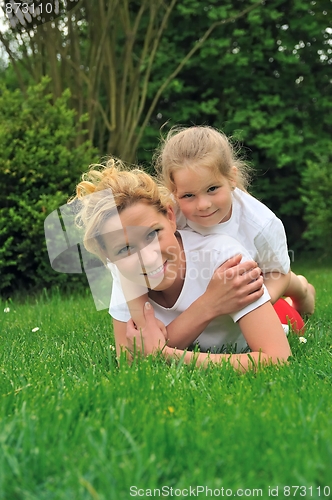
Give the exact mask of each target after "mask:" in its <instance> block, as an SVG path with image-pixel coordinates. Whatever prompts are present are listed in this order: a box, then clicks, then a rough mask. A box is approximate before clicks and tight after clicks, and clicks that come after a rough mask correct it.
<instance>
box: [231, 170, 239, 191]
mask: <svg viewBox="0 0 332 500" xmlns="http://www.w3.org/2000/svg"><path fill="white" fill-rule="evenodd" d="M237 178H238V170H237V167H235V166H233V167H232V168H231V171H230V173H229V180H230V183H231V186H232V189H235V188H236V186H237Z"/></svg>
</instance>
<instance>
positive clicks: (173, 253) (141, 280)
mask: <svg viewBox="0 0 332 500" xmlns="http://www.w3.org/2000/svg"><path fill="white" fill-rule="evenodd" d="M175 231H176V220H175V215H174V212H173V210H172V208H171V207H169V208H168V210H167V214H166V215H164V214H162V213H160V212H158V211H157V210H156V209H155V208H154V207H152V206H151V205H149V204H148V203H144V202H139V203H135V204H134V205H131V206H129V207H128V208H125V209H124V210H123V211H122V212H121V213H120V214H119V215H115V216H114V217H110V218H109V219H108V220H107V221H106V223H105V224H104V226H103V228H102V233H103V235H102V237H103V240H104V244H105V247H106V256H107V258H108V259H109V260H110V261H111V262H113V263H114V264H115V265H116V266H117V268H118V269H119V271H120V273H121V274H122V275H123V276H125V277H126V278H127V279H129V280H130V281H132V282H135V283H137V284H139V285H142V286H146V287H147V288H149V289H151V290H156V291H160V290H165V289H167V288H169V287H170V286H172V284H173V283H174V282H175V279H176V278H177V276H178V274H179V268H180V264H181V262H180V251H181V249H180V245H179V243H178V240H177V238H176V237H175V234H174V233H175Z"/></svg>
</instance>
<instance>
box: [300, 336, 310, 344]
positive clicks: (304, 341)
mask: <svg viewBox="0 0 332 500" xmlns="http://www.w3.org/2000/svg"><path fill="white" fill-rule="evenodd" d="M299 342H300V344H306V343H307V342H308V339H306V338H305V337H299Z"/></svg>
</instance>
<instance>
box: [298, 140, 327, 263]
mask: <svg viewBox="0 0 332 500" xmlns="http://www.w3.org/2000/svg"><path fill="white" fill-rule="evenodd" d="M329 153H330V154H329ZM331 153H332V148H331V144H329V148H327V149H326V150H325V151H324V152H322V153H321V155H320V156H319V157H318V158H317V160H316V161H311V160H308V162H307V168H306V169H305V170H304V172H303V189H302V200H303V202H304V205H305V220H306V222H307V223H308V227H307V229H306V231H305V233H304V237H305V238H306V239H307V240H309V244H310V245H311V246H313V247H314V248H318V249H319V250H323V254H326V255H330V254H331V251H332V250H331V249H332V198H331V192H332V161H331V157H332V155H331Z"/></svg>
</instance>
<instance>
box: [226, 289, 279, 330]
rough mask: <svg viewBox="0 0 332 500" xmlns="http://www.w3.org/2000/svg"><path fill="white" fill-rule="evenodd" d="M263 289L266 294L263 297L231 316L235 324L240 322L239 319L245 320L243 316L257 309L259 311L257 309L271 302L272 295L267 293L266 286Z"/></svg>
mask: <svg viewBox="0 0 332 500" xmlns="http://www.w3.org/2000/svg"><path fill="white" fill-rule="evenodd" d="M263 288H264V294H263V295H262V297H260V298H259V299H257V300H255V302H253V303H252V304H249V305H248V306H247V307H244V308H243V309H241V310H240V311H237V312H235V313H233V314H230V316H231V317H232V319H233V321H234V323H236V322H237V321H239V319H241V318H243V316H245V315H246V314H248V313H250V312H251V311H254V310H255V309H257V307H259V306H262V305H263V304H265V303H266V302H268V301H269V300H270V294H269V292H268V291H267V289H266V287H265V285H263Z"/></svg>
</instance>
